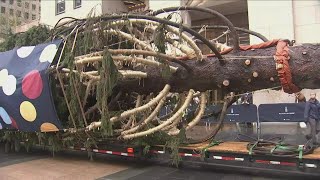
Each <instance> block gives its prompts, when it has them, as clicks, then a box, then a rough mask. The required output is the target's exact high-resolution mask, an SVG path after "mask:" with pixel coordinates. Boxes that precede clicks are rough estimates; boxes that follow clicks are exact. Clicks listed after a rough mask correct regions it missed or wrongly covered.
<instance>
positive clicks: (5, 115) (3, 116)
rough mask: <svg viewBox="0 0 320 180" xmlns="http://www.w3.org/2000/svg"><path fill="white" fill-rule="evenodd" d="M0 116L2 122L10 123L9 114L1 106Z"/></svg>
mask: <svg viewBox="0 0 320 180" xmlns="http://www.w3.org/2000/svg"><path fill="white" fill-rule="evenodd" d="M0 117H1V119H2V120H3V122H4V123H6V124H11V123H12V121H11V118H10V116H9V114H8V113H7V111H6V110H4V109H3V107H0Z"/></svg>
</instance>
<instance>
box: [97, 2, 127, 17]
mask: <svg viewBox="0 0 320 180" xmlns="http://www.w3.org/2000/svg"><path fill="white" fill-rule="evenodd" d="M126 12H128V8H127V7H126V6H125V5H124V4H123V2H122V1H119V0H102V13H103V14H112V13H126Z"/></svg>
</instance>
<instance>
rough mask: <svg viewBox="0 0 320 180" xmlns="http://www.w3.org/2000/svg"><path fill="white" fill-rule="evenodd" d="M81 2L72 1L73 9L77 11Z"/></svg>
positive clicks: (79, 0)
mask: <svg viewBox="0 0 320 180" xmlns="http://www.w3.org/2000/svg"><path fill="white" fill-rule="evenodd" d="M81 3H82V2H81V0H73V8H74V9H77V8H80V7H81Z"/></svg>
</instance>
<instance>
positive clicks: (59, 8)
mask: <svg viewBox="0 0 320 180" xmlns="http://www.w3.org/2000/svg"><path fill="white" fill-rule="evenodd" d="M65 10H66V2H65V0H56V15H58V14H62V13H64V11H65Z"/></svg>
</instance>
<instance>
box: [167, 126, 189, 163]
mask: <svg viewBox="0 0 320 180" xmlns="http://www.w3.org/2000/svg"><path fill="white" fill-rule="evenodd" d="M186 139H187V138H186V130H185V129H184V128H182V129H181V130H180V132H179V134H178V135H177V136H173V137H171V138H170V140H169V141H167V144H166V147H168V148H169V149H170V150H171V154H170V157H171V159H172V164H173V165H175V166H176V167H178V166H179V163H180V161H181V157H180V155H179V147H180V145H181V144H183V143H185V142H186Z"/></svg>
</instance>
